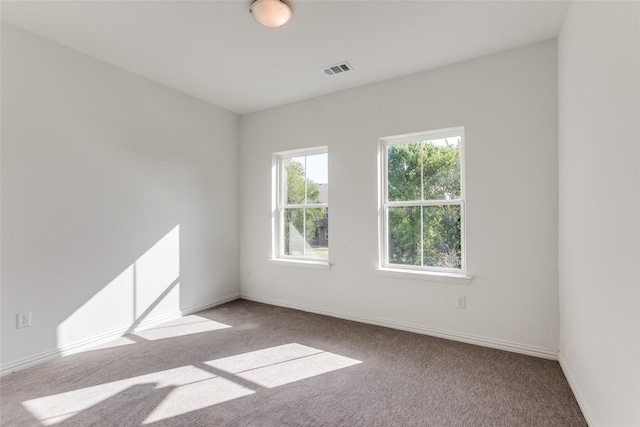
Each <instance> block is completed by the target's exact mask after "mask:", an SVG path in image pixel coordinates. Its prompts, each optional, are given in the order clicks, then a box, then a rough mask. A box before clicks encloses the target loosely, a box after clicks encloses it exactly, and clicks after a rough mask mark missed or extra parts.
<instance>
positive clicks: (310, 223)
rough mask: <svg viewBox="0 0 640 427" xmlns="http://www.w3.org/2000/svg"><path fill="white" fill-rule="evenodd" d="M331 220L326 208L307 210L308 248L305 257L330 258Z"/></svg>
mask: <svg viewBox="0 0 640 427" xmlns="http://www.w3.org/2000/svg"><path fill="white" fill-rule="evenodd" d="M328 231H329V218H327V217H325V208H311V209H307V238H306V242H307V246H306V248H305V255H306V256H308V257H310V258H322V259H328V258H329V239H328V237H329V233H328Z"/></svg>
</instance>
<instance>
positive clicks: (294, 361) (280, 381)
mask: <svg viewBox="0 0 640 427" xmlns="http://www.w3.org/2000/svg"><path fill="white" fill-rule="evenodd" d="M359 363H362V361H360V360H355V359H350V358H348V357H344V356H340V355H337V354H334V353H329V352H326V351H322V350H318V349H316V348H313V347H308V346H305V345H301V344H296V343H293V344H285V345H281V346H277V347H271V348H267V349H264V350H257V351H253V352H250V353H243V354H239V355H236V356H230V357H225V358H223V359H217V360H212V361H209V362H205V364H207V365H209V366H211V367H213V368H216V369H221V370H223V371H225V372H229V373H230V374H234V375H237V376H238V377H240V378H243V379H245V380H248V381H251V382H253V383H255V384H258V385H261V386H263V387H266V388H272V387H277V386H281V385H284V384H289V383H292V382H295V381H300V380H303V379H306V378H311V377H314V376H317V375H321V374H325V373H327V372H331V371H335V370H338V369H342V368H347V367H349V366H353V365H357V364H359Z"/></svg>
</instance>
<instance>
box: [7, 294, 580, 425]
mask: <svg viewBox="0 0 640 427" xmlns="http://www.w3.org/2000/svg"><path fill="white" fill-rule="evenodd" d="M0 398H1V401H0V402H1V410H2V413H1V425H3V426H32V425H34V426H35V425H59V426H87V425H96V426H135V425H143V424H144V425H158V426H159V425H163V426H178V425H188V426H366V427H370V426H585V425H586V422H585V420H584V418H583V416H582V414H581V412H580V409H579V408H578V405H577V403H576V400H575V399H574V397H573V395H572V393H571V390H570V388H569V385H568V384H567V381H566V379H565V377H564V376H563V374H562V371H561V369H560V366H559V365H558V363H557V362H554V361H550V360H543V359H538V358H535V357H529V356H523V355H519V354H514V353H508V352H504V351H499V350H492V349H488V348H483V347H477V346H473V345H469V344H463V343H458V342H453V341H448V340H444V339H439V338H432V337H428V336H423V335H418V334H413V333H409V332H402V331H397V330H393V329H387V328H382V327H378V326H371V325H366V324H360V323H357V322H350V321H346V320H341V319H334V318H331V317H325V316H320V315H315V314H310V313H304V312H301V311H297V310H291V309H286V308H281V307H275V306H269V305H265V304H259V303H255V302H250V301H244V300H238V301H234V302H231V303H228V304H225V305H223V306H219V307H215V308H212V309H209V310H206V311H203V312H201V313H198V314H197V315H194V316H187V317H185V318H183V319H181V320H179V321H175V322H171V323H170V324H166V325H162V326H161V327H157V328H155V329H152V330H148V331H144V332H140V333H136V334H135V335H128V336H126V337H124V338H121V339H119V340H116V341H114V342H113V343H110V345H107V346H103V347H102V348H98V349H93V350H91V351H86V352H83V353H79V354H75V355H71V356H67V357H64V358H60V359H57V360H54V361H51V362H48V363H45V364H42V365H39V366H36V367H34V368H31V369H27V370H25V371H20V372H17V373H14V374H11V375H8V376H5V377H3V378H2V379H1V382H0Z"/></svg>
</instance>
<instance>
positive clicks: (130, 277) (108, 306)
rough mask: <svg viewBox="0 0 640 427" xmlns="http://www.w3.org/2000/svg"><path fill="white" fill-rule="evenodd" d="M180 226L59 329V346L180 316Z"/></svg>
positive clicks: (101, 290)
mask: <svg viewBox="0 0 640 427" xmlns="http://www.w3.org/2000/svg"><path fill="white" fill-rule="evenodd" d="M179 279H180V226H179V225H177V226H176V227H174V228H173V229H172V230H171V231H170V232H169V233H167V234H166V235H165V236H164V237H162V238H161V239H160V240H158V241H157V242H156V243H155V244H154V245H153V246H152V247H151V248H150V249H149V250H147V251H146V252H145V253H144V254H143V255H141V256H140V257H139V258H138V259H137V260H135V261H134V262H133V263H132V264H131V265H130V266H128V267H127V268H126V269H124V271H122V272H121V273H120V274H119V275H118V276H117V277H116V278H114V279H113V280H112V281H111V282H110V283H108V284H107V285H106V286H105V287H103V288H102V289H100V290H99V291H98V292H96V293H95V294H94V295H93V296H92V297H91V298H90V299H89V300H88V301H86V302H85V303H84V304H83V305H82V306H81V307H79V308H78V309H77V310H76V311H75V312H74V313H73V314H71V315H70V316H69V317H67V318H66V319H65V320H64V321H62V322H61V323H60V324H59V325H58V328H57V338H58V347H64V346H67V345H70V344H73V343H76V342H80V341H82V340H86V339H87V337H95V336H100V335H102V334H105V333H110V332H113V331H117V330H123V329H124V330H126V329H127V328H130V329H131V330H133V329H135V327H136V326H138V325H139V324H140V323H142V322H143V321H145V320H149V319H151V320H152V319H154V318H159V317H161V316H167V315H171V314H176V315H179V313H180V282H179Z"/></svg>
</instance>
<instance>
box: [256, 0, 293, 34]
mask: <svg viewBox="0 0 640 427" xmlns="http://www.w3.org/2000/svg"><path fill="white" fill-rule="evenodd" d="M249 12H251V13H252V14H253V17H254V18H256V21H258V22H259V23H261V24H262V25H264V26H265V27H271V28H277V27H282V26H283V25H284V24H286V23H287V22H289V20H290V19H291V9H290V8H289V6H287V5H286V3H283V2H282V1H281V0H255V1H254V2H253V3H251V7H249Z"/></svg>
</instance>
